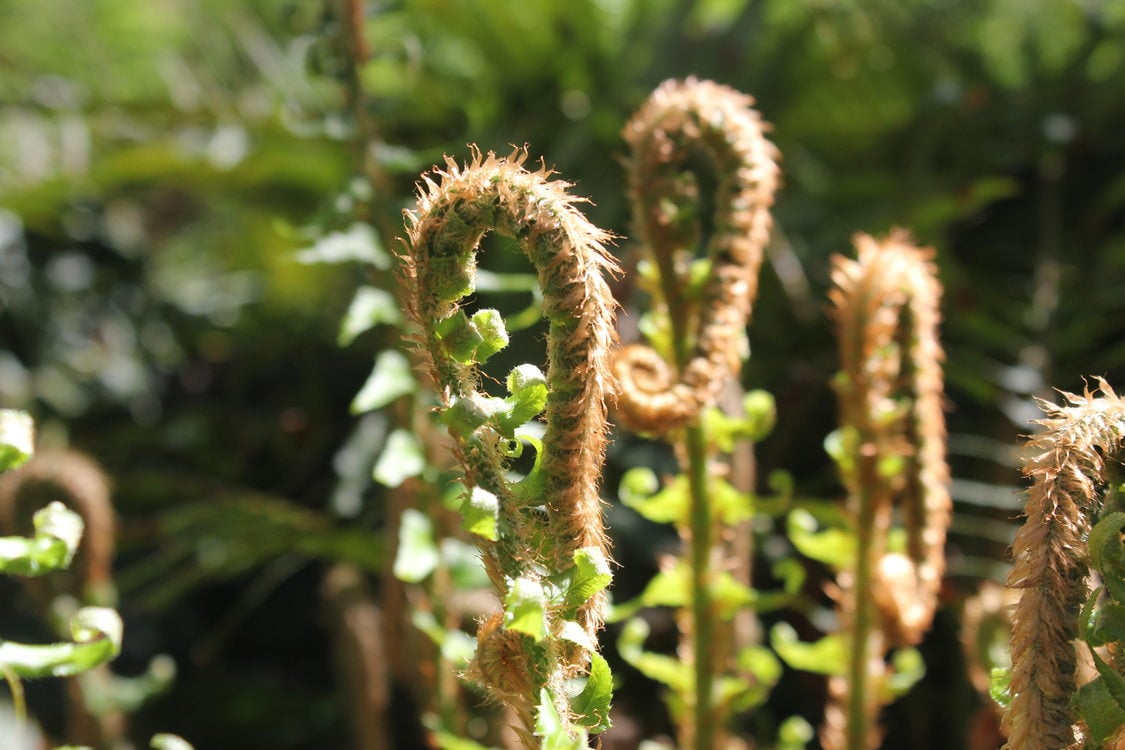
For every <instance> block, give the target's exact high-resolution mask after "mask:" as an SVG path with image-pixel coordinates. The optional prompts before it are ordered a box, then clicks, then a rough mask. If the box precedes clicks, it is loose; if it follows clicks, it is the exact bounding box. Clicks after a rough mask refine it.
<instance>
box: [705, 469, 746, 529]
mask: <svg viewBox="0 0 1125 750" xmlns="http://www.w3.org/2000/svg"><path fill="white" fill-rule="evenodd" d="M711 488H712V493H711V517H712V518H713V519H714V520H716V521H717V522H719V523H720V524H723V525H725V526H735V525H737V524H740V523H742V522H743V521H745V520H747V519H750V518H753V517H754V498H753V496H752V495H750V494H749V493H747V492H740V491H739V490H737V489H735V487H734V485H732V484H731V483H730V482H728V481H727V480H725V479H722V478H715V479H713V480H712V482H711Z"/></svg>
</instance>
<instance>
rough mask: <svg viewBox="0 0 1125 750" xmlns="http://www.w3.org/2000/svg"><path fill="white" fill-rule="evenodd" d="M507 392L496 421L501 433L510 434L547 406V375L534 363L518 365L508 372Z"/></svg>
mask: <svg viewBox="0 0 1125 750" xmlns="http://www.w3.org/2000/svg"><path fill="white" fill-rule="evenodd" d="M508 393H510V394H511V395H510V396H508V398H506V399H505V404H506V406H507V409H506V410H505V411H504V412H502V413H501V414H500V415H499V417H498V420H497V421H498V426H499V428H500V431H501V433H503V434H504V435H508V436H512V435H514V434H515V430H516V428H518V427H520V426H521V425H523V424H524V423H525V422H529V421H531V420H532V419H535V417H537V416H539V413H540V412H542V411H543V409H545V408H546V407H547V393H548V388H547V377H546V376H545V375H544V374H543V371H542V370H540V369H539V368H538V367H536V366H535V365H520V366H519V367H516V368H514V369H513V370H512V371H511V372H510V373H508Z"/></svg>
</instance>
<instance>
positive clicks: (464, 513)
mask: <svg viewBox="0 0 1125 750" xmlns="http://www.w3.org/2000/svg"><path fill="white" fill-rule="evenodd" d="M461 519H462V520H461V526H462V528H464V529H465V531H468V532H470V533H473V534H476V535H477V536H482V537H484V538H485V539H491V540H492V541H494V542H495V541H496V540H497V539H498V538H499V532H498V530H497V529H498V524H499V521H500V499H499V498H497V497H496V495H494V494H492V493H491V492H489V491H488V490H486V489H484V488H482V487H473V488H472V489H471V490H470V491H469V492H467V493H466V494H465V499H464V500H463V501H462V503H461Z"/></svg>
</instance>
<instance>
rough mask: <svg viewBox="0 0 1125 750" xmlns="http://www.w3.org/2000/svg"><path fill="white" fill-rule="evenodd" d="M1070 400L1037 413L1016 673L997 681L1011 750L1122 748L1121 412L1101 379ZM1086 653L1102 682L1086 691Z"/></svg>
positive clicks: (1018, 547) (1017, 550) (1018, 577)
mask: <svg viewBox="0 0 1125 750" xmlns="http://www.w3.org/2000/svg"><path fill="white" fill-rule="evenodd" d="M1099 391H1100V395H1096V394H1097V393H1098V392H1099ZM1063 397H1064V399H1065V401H1066V403H1065V405H1063V406H1056V405H1054V404H1049V403H1046V402H1043V403H1042V404H1041V406H1042V407H1043V410H1044V411H1045V412H1046V413H1047V417H1046V419H1044V420H1042V421H1041V422H1040V423H1039V424H1040V425H1041V426H1042V427H1043V432H1041V433H1040V434H1038V435H1036V436H1034V437H1032V438H1031V439H1030V440H1029V442H1028V450H1029V453H1028V459H1027V462H1026V463H1025V465H1024V473H1025V474H1026V475H1027V477H1028V479H1030V480H1031V489H1030V492H1029V495H1028V499H1027V506H1026V509H1025V513H1026V516H1027V520H1026V521H1025V522H1024V525H1023V526H1022V527H1021V528H1020V530H1019V531H1018V532H1017V534H1016V539H1015V542H1014V543H1013V545H1012V556H1013V566H1012V571H1011V573H1010V575H1009V576H1008V585H1009V586H1011V587H1013V588H1015V589H1017V590H1018V591H1019V600H1018V602H1017V604H1016V607H1015V611H1014V613H1013V618H1012V619H1013V623H1012V635H1011V660H1012V666H1011V669H1010V671H1005V670H998V674H996V680H997V681H998V682H999V685H998V686H997V687H998V689H997V690H996V692H997V694H998V695H999V696H1000V697H1001V699H1002V700H1003V702H1005V703H1006V704H1007V705H1006V710H1005V713H1004V727H1005V729H1006V732H1007V735H1008V744H1007V745H1006V747H1007V748H1010V749H1011V750H1048V748H1050V749H1051V750H1057V749H1058V748H1072V747H1085V748H1101V747H1107V748H1112V747H1118V746H1119V743H1120V741H1121V739H1122V727H1123V726H1125V663H1123V658H1125V657H1123V654H1122V650H1121V645H1122V642H1123V641H1125V608H1123V606H1122V605H1123V603H1125V583H1123V582H1125V545H1123V544H1122V531H1123V529H1125V504H1123V500H1122V494H1121V492H1122V490H1121V480H1122V470H1121V446H1122V440H1123V437H1125V403H1123V402H1122V401H1121V399H1120V398H1119V397H1118V396H1117V394H1116V393H1114V391H1113V389H1112V388H1110V386H1109V384H1108V383H1106V382H1105V381H1104V380H1100V379H1099V381H1098V388H1097V390H1096V391H1095V392H1094V393H1091V392H1090V391H1089V390H1087V391H1086V393H1084V394H1083V395H1082V396H1076V395H1074V394H1069V393H1064V394H1063ZM1091 569H1093V571H1096V572H1097V573H1098V576H1099V577H1100V579H1101V584H1102V585H1101V586H1098V587H1097V588H1094V589H1091V587H1090V585H1089V583H1088V580H1089V578H1090V574H1091ZM1083 652H1085V655H1088V657H1089V658H1090V659H1091V660H1092V662H1093V665H1094V668H1095V676H1094V677H1093V679H1092V680H1090V681H1089V682H1087V683H1086V684H1085V685H1083V686H1081V687H1079V686H1078V684H1077V672H1078V669H1077V667H1078V665H1079V664H1080V663H1081V662H1082V661H1083V656H1084V654H1083ZM1005 682H1006V683H1007V684H1006V685H1005V684H1004V683H1005ZM1076 709H1077V711H1076Z"/></svg>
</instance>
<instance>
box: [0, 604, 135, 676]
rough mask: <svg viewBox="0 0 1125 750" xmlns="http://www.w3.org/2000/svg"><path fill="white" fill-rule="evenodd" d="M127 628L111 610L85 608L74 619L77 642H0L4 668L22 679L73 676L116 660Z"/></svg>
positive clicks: (72, 630)
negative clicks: (40, 644)
mask: <svg viewBox="0 0 1125 750" xmlns="http://www.w3.org/2000/svg"><path fill="white" fill-rule="evenodd" d="M122 630H123V626H122V624H121V617H120V616H118V614H117V612H115V611H113V610H112V609H109V608H107V607H84V608H82V609H80V610H78V611H77V612H76V613H75V614H74V616H73V617H72V618H70V633H71V637H72V638H74V642H73V643H53V644H49V645H43V646H38V645H37V646H29V645H25V644H22V643H13V642H12V641H0V668H2V669H4V670H8V671H10V672H12V673H14V674H15V675H16V676H18V677H22V678H25V679H26V678H36V677H70V676H72V675H76V674H81V673H82V672H86V671H89V670H90V669H93V668H94V667H96V666H98V665H99V664H104V663H105V662H107V661H110V660H111V659H113V658H115V657H116V656H117V654H118V653H120V651H121V635H122Z"/></svg>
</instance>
